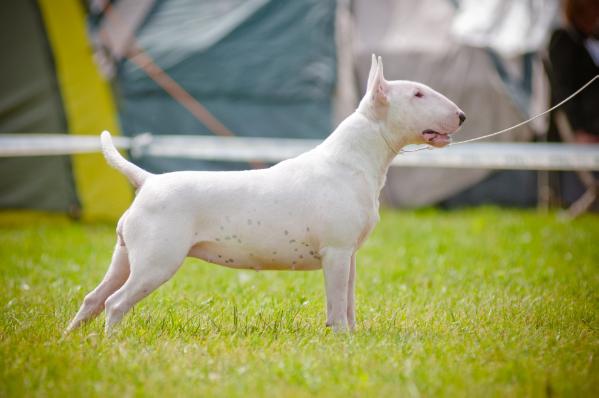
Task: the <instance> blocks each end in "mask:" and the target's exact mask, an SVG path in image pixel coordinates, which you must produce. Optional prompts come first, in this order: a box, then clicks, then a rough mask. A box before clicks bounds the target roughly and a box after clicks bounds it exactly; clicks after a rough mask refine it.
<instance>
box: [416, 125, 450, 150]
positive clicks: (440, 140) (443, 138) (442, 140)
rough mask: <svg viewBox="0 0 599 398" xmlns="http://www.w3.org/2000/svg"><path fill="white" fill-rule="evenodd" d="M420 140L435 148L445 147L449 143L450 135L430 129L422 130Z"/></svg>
mask: <svg viewBox="0 0 599 398" xmlns="http://www.w3.org/2000/svg"><path fill="white" fill-rule="evenodd" d="M422 138H423V139H424V142H425V143H426V144H429V145H432V146H434V147H437V148H441V147H444V146H447V145H449V144H450V143H451V135H450V134H449V133H440V132H438V131H435V130H431V129H426V130H424V131H423V132H422Z"/></svg>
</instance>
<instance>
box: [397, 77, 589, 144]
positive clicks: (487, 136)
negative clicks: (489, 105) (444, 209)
mask: <svg viewBox="0 0 599 398" xmlns="http://www.w3.org/2000/svg"><path fill="white" fill-rule="evenodd" d="M597 79H599V75H596V76H595V77H593V78H592V79H591V80H589V81H588V82H586V84H584V85H583V86H582V87H580V88H579V89H578V90H576V91H575V92H573V93H572V94H571V95H570V96H569V97H568V98H566V99H564V100H563V101H561V102H560V103H558V104H557V105H554V106H552V107H551V108H549V109H547V110H546V111H545V112H543V113H539V114H538V115H535V116H533V117H531V118H530V119H528V120H525V121H523V122H520V123H518V124H516V125H514V126H512V127H508V128H506V129H503V130H499V131H496V132H494V133H490V134H486V135H483V136H480V137H475V138H470V139H468V140H464V141H458V142H452V143H450V144H449V145H447V146H454V145H461V144H465V143H467V142H473V141H478V140H483V139H485V138H489V137H493V136H496V135H499V134H503V133H507V132H508V131H511V130H514V129H517V128H518V127H521V126H524V125H525V124H527V123H530V122H532V121H533V120H535V119H538V118H540V117H541V116H544V115H546V114H548V113H549V112H552V111H554V110H555V109H557V108H559V107H560V106H562V105H564V104H565V103H566V102H568V101H570V100H571V99H572V98H574V97H576V96H577V95H578V94H580V92H581V91H583V90H584V89H585V88H587V87H588V86H589V85H591V84H592V83H593V82H594V81H595V80H597ZM598 111H599V110H598ZM387 145H388V144H387ZM431 149H441V148H435V147H433V146H430V145H426V146H424V147H420V148H415V149H411V150H407V149H400V150H399V151H394V152H395V153H396V154H404V153H412V152H419V151H424V150H431Z"/></svg>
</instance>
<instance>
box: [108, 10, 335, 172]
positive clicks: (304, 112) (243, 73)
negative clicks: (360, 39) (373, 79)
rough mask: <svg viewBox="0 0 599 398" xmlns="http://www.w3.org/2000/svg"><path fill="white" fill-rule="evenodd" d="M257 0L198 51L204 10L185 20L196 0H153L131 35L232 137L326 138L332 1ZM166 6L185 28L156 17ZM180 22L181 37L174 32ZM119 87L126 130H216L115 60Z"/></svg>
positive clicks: (192, 164)
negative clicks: (259, 0) (247, 12)
mask: <svg viewBox="0 0 599 398" xmlns="http://www.w3.org/2000/svg"><path fill="white" fill-rule="evenodd" d="M225 3H226V2H225ZM229 3H231V2H230V1H229ZM263 3H264V4H261V6H260V7H259V8H258V9H257V10H256V11H255V12H253V13H252V14H251V15H250V16H249V17H248V18H247V19H245V20H244V21H242V22H241V23H240V24H239V25H238V26H236V27H235V28H234V29H233V30H232V31H230V32H228V34H226V35H225V36H224V37H222V38H221V39H220V40H219V41H218V42H216V43H214V44H212V45H210V46H209V47H207V48H202V47H201V43H200V42H199V41H197V40H196V41H194V40H193V39H194V38H195V36H194V34H195V33H196V32H194V30H193V29H194V27H195V28H197V29H201V28H202V26H203V25H202V23H201V18H202V16H201V15H200V16H198V19H199V21H198V22H197V23H194V22H193V20H192V21H191V22H190V20H189V19H190V18H193V12H194V11H193V10H192V9H191V8H190V7H194V6H193V4H196V5H197V2H196V3H194V2H190V1H184V0H176V1H172V0H166V1H158V2H157V4H156V5H155V7H154V8H153V10H152V11H151V12H150V14H149V15H148V17H147V18H146V20H145V22H144V24H143V25H142V27H141V28H140V29H139V31H138V32H137V38H138V39H139V41H140V42H141V44H142V45H144V44H145V45H146V47H145V48H144V49H145V51H147V52H148V53H149V54H150V55H151V56H152V58H154V60H155V61H156V63H157V64H158V65H160V66H161V67H162V68H163V69H165V71H166V72H167V73H168V74H169V75H170V76H171V77H172V78H173V79H175V80H176V81H177V82H178V83H179V84H180V85H181V86H183V87H184V88H185V89H186V90H187V91H188V92H189V93H190V94H191V95H192V96H194V97H195V98H196V99H198V100H199V101H200V102H201V103H202V104H203V105H204V106H205V107H206V108H207V109H208V110H209V111H210V112H211V113H212V114H214V115H215V116H216V117H217V118H218V119H219V120H220V121H221V122H223V124H225V126H227V127H228V128H229V129H230V130H231V131H233V132H234V133H235V134H236V135H239V136H259V137H297V138H323V137H325V136H327V135H328V134H329V133H330V132H331V127H332V126H331V122H332V96H333V91H334V87H335V80H336V49H335V37H334V25H335V7H336V2H335V1H334V0H318V1H316V0H298V1H283V0H271V1H264V2H263ZM186 7H187V8H189V12H188V13H187V15H186V13H185V11H186V9H185V8H186ZM165 13H169V15H181V16H182V18H186V19H185V20H184V21H185V27H184V28H183V27H180V26H178V25H177V24H173V23H170V24H165V23H157V22H156V20H157V19H159V17H160V18H162V17H163V15H164V14H165ZM163 21H164V19H160V22H163ZM177 29H178V30H177ZM181 29H186V30H185V31H184V32H185V36H184V37H187V39H184V40H182V39H180V37H181ZM197 34H200V33H197ZM148 38H149V39H148ZM194 46H195V47H194ZM116 86H117V90H118V92H117V98H118V103H119V112H120V120H121V124H122V129H123V132H124V134H125V135H128V136H134V135H137V134H139V133H143V132H151V133H153V134H204V135H211V134H212V133H210V131H209V130H208V129H207V128H206V127H205V126H203V125H202V123H200V122H199V121H198V120H196V119H195V118H194V116H193V115H191V114H190V112H189V111H188V110H186V109H185V108H183V107H182V106H181V105H180V104H178V103H177V102H175V101H174V100H173V99H172V98H171V97H170V96H169V95H168V94H167V93H166V92H164V91H163V90H162V89H161V88H160V87H158V86H157V85H156V84H155V83H154V82H153V81H152V80H151V79H150V78H149V77H148V76H146V74H145V73H144V72H143V71H142V70H140V69H139V68H137V67H136V66H135V65H134V64H133V63H132V62H130V61H124V62H123V63H122V64H121V65H120V66H119V69H118V73H117V84H116ZM134 160H135V161H136V163H139V164H141V165H142V166H143V167H145V168H148V169H149V170H151V171H155V172H158V171H170V170H180V169H223V168H230V167H233V168H239V167H243V168H247V165H245V164H243V165H231V164H214V163H212V164H211V163H207V162H199V161H192V160H182V159H156V158H141V159H134Z"/></svg>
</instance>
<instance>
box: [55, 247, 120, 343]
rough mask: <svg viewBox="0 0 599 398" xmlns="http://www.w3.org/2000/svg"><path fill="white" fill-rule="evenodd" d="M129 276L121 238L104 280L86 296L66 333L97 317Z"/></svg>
mask: <svg viewBox="0 0 599 398" xmlns="http://www.w3.org/2000/svg"><path fill="white" fill-rule="evenodd" d="M128 277H129V258H128V256H127V248H126V247H125V246H124V244H123V243H122V241H121V239H120V238H119V240H118V242H117V244H116V247H115V249H114V253H113V254H112V261H111V263H110V267H109V268H108V271H107V272H106V275H105V276H104V279H102V282H100V284H99V285H98V286H97V287H96V288H95V289H94V290H92V291H91V292H90V293H88V294H87V296H85V299H84V300H83V304H82V305H81V308H80V309H79V311H78V312H77V315H75V317H74V318H73V320H72V321H71V323H70V324H69V326H68V327H67V328H66V330H65V334H67V333H69V332H71V331H73V330H74V329H76V328H77V327H79V325H81V324H82V323H83V322H85V321H88V320H90V319H93V318H95V317H96V316H97V315H98V314H99V313H100V312H102V310H103V309H104V302H105V301H106V298H108V296H110V295H111V294H112V293H114V292H115V291H116V290H117V289H118V288H120V287H121V286H122V285H123V283H125V281H126V280H127V278H128Z"/></svg>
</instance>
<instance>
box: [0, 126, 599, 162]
mask: <svg viewBox="0 0 599 398" xmlns="http://www.w3.org/2000/svg"><path fill="white" fill-rule="evenodd" d="M113 140H114V143H115V145H116V146H117V147H118V148H121V149H129V150H131V152H132V154H134V155H135V156H140V155H143V156H153V157H173V158H188V159H198V160H212V161H228V162H248V161H262V162H266V163H276V162H279V161H281V160H285V159H288V158H291V157H293V156H296V155H298V154H300V153H302V152H305V151H307V150H309V149H311V148H313V147H315V146H316V145H318V144H319V143H320V141H319V140H304V139H284V138H248V137H213V136H197V135H196V136H189V135H184V136H183V135H179V136H177V135H169V136H165V135H163V136H160V135H156V136H154V135H150V134H142V135H139V136H137V137H135V138H133V139H130V138H127V137H113ZM99 151H100V139H99V136H93V135H62V134H0V157H14V156H47V155H70V154H77V153H93V152H99ZM393 166H401V167H446V168H478V169H505V170H507V169H513V170H599V145H581V144H553V143H498V142H493V143H469V144H467V145H460V146H453V147H448V148H444V149H438V150H430V151H419V152H414V153H406V154H402V155H399V156H397V157H396V158H395V159H394V160H393Z"/></svg>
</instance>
